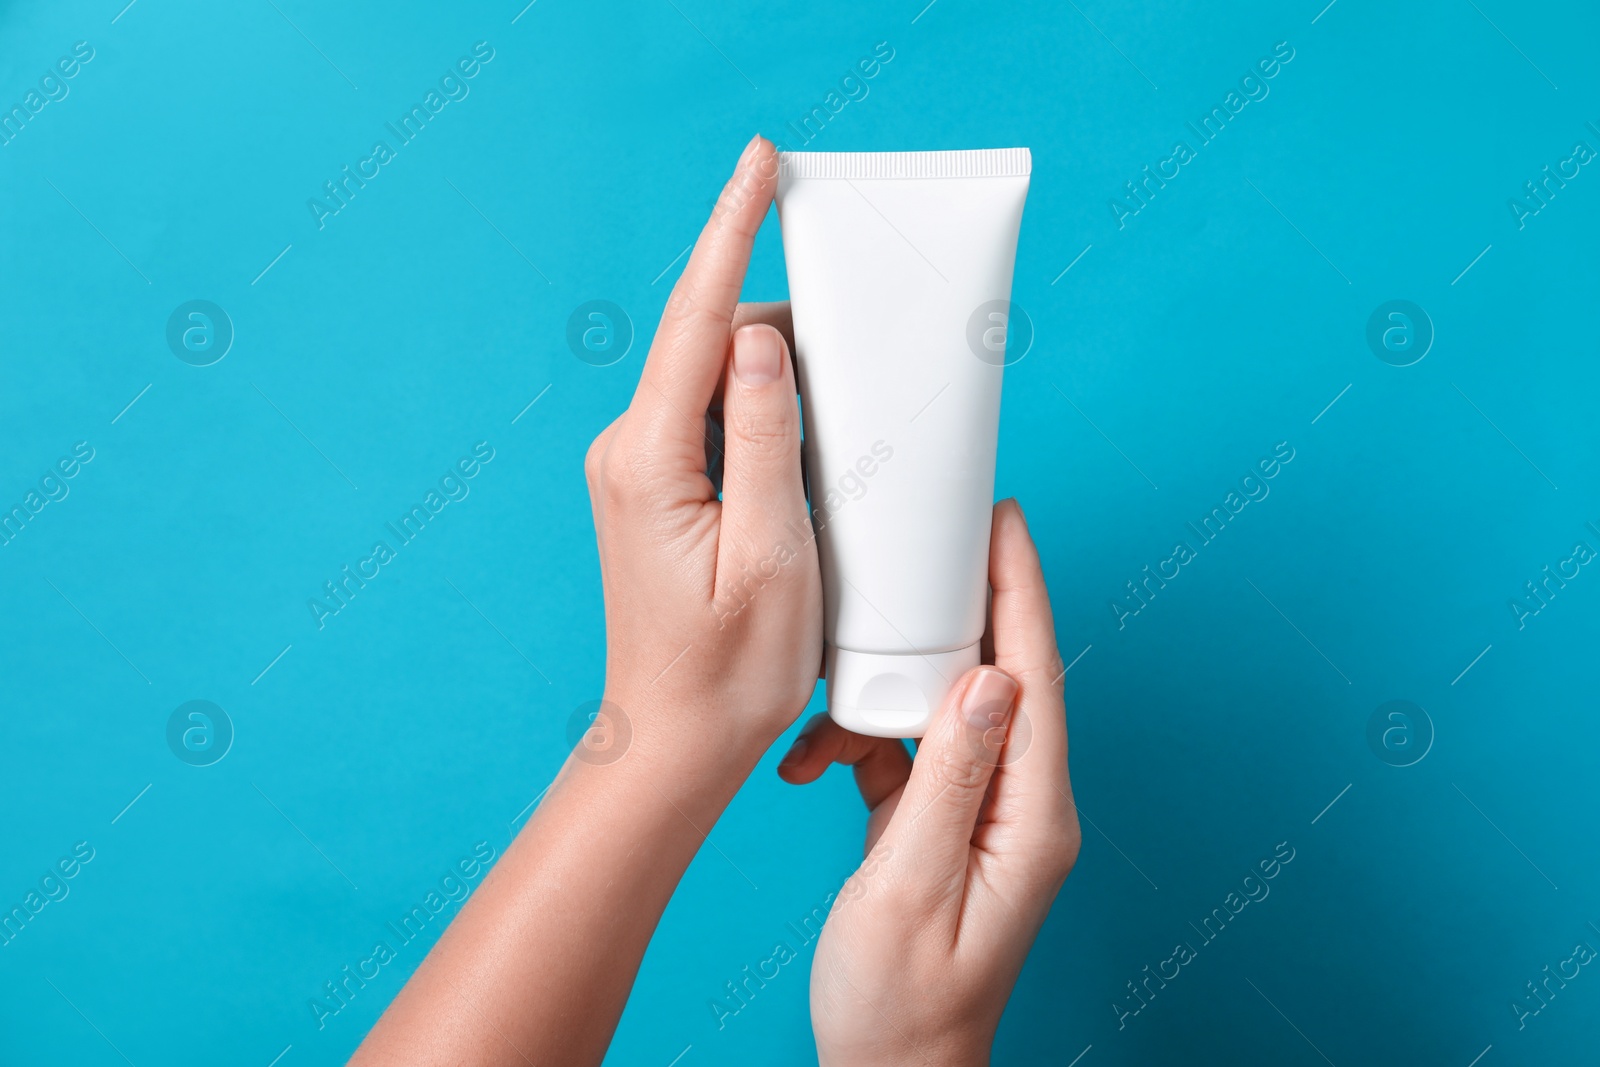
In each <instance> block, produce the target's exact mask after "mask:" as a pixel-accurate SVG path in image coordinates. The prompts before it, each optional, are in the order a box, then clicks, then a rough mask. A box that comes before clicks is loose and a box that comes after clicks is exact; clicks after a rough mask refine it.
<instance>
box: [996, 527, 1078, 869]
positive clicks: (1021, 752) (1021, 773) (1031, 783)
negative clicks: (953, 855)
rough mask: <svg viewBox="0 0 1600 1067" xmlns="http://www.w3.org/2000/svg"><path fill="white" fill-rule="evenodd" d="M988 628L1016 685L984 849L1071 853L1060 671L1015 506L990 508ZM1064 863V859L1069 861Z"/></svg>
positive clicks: (1073, 815) (1044, 596)
mask: <svg viewBox="0 0 1600 1067" xmlns="http://www.w3.org/2000/svg"><path fill="white" fill-rule="evenodd" d="M989 585H990V587H991V588H992V589H993V590H994V595H993V599H992V601H991V607H990V611H991V621H990V630H991V633H992V636H993V640H994V661H995V664H996V665H997V666H999V667H1001V668H1002V669H1004V670H1005V671H1007V672H1009V673H1010V674H1011V675H1012V676H1014V677H1015V678H1016V679H1017V680H1018V682H1019V683H1020V685H1021V688H1020V691H1019V693H1018V697H1017V713H1016V715H1017V718H1016V722H1015V723H1013V726H1012V731H1011V740H1010V742H1008V746H1007V748H1008V751H1007V752H1006V753H1004V754H1003V755H1002V757H1001V767H1000V773H999V775H998V776H997V777H996V779H995V783H994V789H993V797H992V803H991V812H992V817H993V819H994V823H993V824H991V826H990V827H986V831H985V836H984V839H983V840H982V841H981V842H980V844H981V845H983V846H984V847H986V848H989V847H994V848H1002V847H1004V846H1005V845H1006V844H1007V842H1011V843H1014V844H1016V845H1017V846H1018V847H1020V848H1023V849H1025V850H1027V851H1029V852H1030V853H1032V854H1034V855H1036V856H1039V857H1041V858H1044V857H1048V856H1049V855H1054V854H1055V853H1056V852H1057V851H1059V850H1060V849H1062V848H1067V849H1069V850H1070V851H1071V852H1072V853H1073V854H1074V855H1075V854H1076V841H1077V834H1078V829H1077V809H1076V807H1074V805H1073V803H1072V784H1071V782H1070V780H1069V778H1068V773H1067V719H1066V711H1065V705H1064V703H1063V700H1062V690H1061V686H1062V679H1063V676H1064V675H1065V673H1066V672H1065V671H1064V670H1063V667H1062V661H1061V656H1060V653H1059V652H1058V651H1057V650H1056V636H1055V623H1054V620H1053V618H1052V616H1051V611H1050V595H1049V592H1048V591H1047V590H1046V588H1045V582H1044V571H1043V568H1042V567H1041V566H1040V564H1039V552H1038V549H1037V548H1036V547H1035V546H1034V543H1033V538H1032V536H1030V535H1029V533H1028V524H1027V520H1026V519H1025V518H1024V517H1023V515H1022V509H1021V508H1020V507H1018V506H1017V502H1016V501H1015V500H1006V501H1002V502H1001V503H1000V504H998V505H996V507H995V510H994V528H993V531H992V533H991V535H990V538H989ZM1069 862H1070V861H1069Z"/></svg>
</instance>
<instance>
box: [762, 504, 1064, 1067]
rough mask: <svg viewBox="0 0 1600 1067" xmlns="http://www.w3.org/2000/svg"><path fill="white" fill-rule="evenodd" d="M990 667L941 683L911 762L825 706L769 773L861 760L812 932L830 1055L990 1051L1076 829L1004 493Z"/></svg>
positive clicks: (791, 773) (815, 993)
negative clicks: (860, 833) (941, 696)
mask: <svg viewBox="0 0 1600 1067" xmlns="http://www.w3.org/2000/svg"><path fill="white" fill-rule="evenodd" d="M989 581H990V585H991V586H992V588H993V590H994V598H993V601H992V605H991V610H990V632H989V634H987V635H986V636H985V645H986V647H987V646H988V645H989V644H990V643H991V642H992V647H993V656H992V662H993V664H994V666H987V667H978V668H974V669H973V670H971V671H969V672H968V673H967V674H966V675H964V676H963V677H962V678H961V679H960V680H958V681H957V683H956V685H955V686H954V687H953V689H952V690H951V692H950V696H949V697H948V699H947V700H946V701H945V705H944V707H943V709H942V710H941V712H940V714H939V715H938V716H936V717H935V720H934V722H933V723H932V725H931V726H930V727H929V729H928V733H927V736H926V737H924V738H923V740H922V742H921V744H920V745H919V746H918V749H917V756H916V760H915V762H914V763H913V761H912V759H911V757H910V755H909V754H908V753H907V751H906V749H905V746H904V744H903V743H902V742H900V741H898V740H894V739H890V738H878V737H864V736H862V735H860V734H854V733H851V732H849V731H848V730H845V729H844V728H843V727H841V726H839V725H838V724H837V723H835V722H833V721H832V720H831V719H829V718H827V716H825V715H820V716H817V717H816V718H815V719H813V720H812V721H811V722H810V723H809V724H808V725H807V726H806V729H805V730H804V732H803V733H802V734H801V736H800V737H799V738H798V739H796V741H795V743H794V746H793V747H792V748H791V749H790V751H789V753H788V755H786V756H785V757H784V760H783V763H782V764H781V765H780V766H779V768H778V773H779V774H780V775H782V776H783V778H784V779H785V780H786V781H789V782H793V783H797V784H798V783H803V782H811V781H815V780H816V779H817V778H818V777H820V776H821V774H822V773H823V771H825V770H827V768H828V766H829V765H830V764H833V763H844V764H849V765H851V766H853V767H854V768H855V775H856V783H857V785H858V786H859V787H860V790H861V795H862V799H863V800H865V801H866V804H867V807H868V809H869V811H870V815H869V816H868V823H867V855H866V860H865V862H863V863H862V865H861V868H860V869H859V870H858V871H857V872H856V873H855V874H854V875H853V876H852V877H851V878H850V880H849V881H848V882H846V883H845V886H844V888H843V889H842V890H841V891H840V893H839V896H838V897H837V899H836V900H835V901H834V904H833V909H832V911H831V913H830V914H829V916H828V921H827V924H826V925H825V926H824V927H823V931H822V936H821V938H820V939H819V940H818V942H817V952H816V959H815V961H814V962H813V964H812V969H811V1022H812V1027H813V1029H814V1030H815V1032H816V1039H817V1054H818V1057H819V1060H820V1062H821V1063H822V1064H823V1065H824V1067H827V1065H830V1064H832V1065H845V1064H848V1065H849V1067H863V1065H871V1064H919V1065H925V1067H944V1065H946V1064H950V1065H956V1064H959V1065H961V1067H972V1065H974V1064H985V1063H987V1062H988V1059H989V1050H990V1046H991V1045H992V1044H993V1041H994V1034H995V1030H996V1028H997V1027H998V1026H999V1023H1000V1015H1001V1013H1002V1012H1003V1011H1004V1009H1005V1005H1006V1001H1007V999H1008V998H1009V997H1010V995H1011V988H1012V986H1013V985H1014V984H1015V983H1016V980H1017V975H1018V973H1019V972H1020V971H1021V970H1022V964H1023V961H1024V959H1026V957H1027V954H1028V949H1029V947H1030V946H1031V945H1032V944H1033V939H1034V937H1035V936H1036V935H1037V934H1038V932H1039V927H1040V926H1041V925H1042V924H1043V922H1044V918H1045V915H1046V914H1047V913H1048V912H1049V910H1050V904H1051V902H1052V901H1053V900H1054V899H1055V896H1056V893H1057V891H1059V890H1060V888H1061V884H1062V882H1063V881H1065V879H1066V877H1067V874H1068V872H1070V871H1071V870H1072V865H1073V862H1074V861H1075V860H1076V859H1077V855H1078V846H1079V842H1080V837H1079V832H1078V815H1077V808H1076V807H1075V806H1074V805H1073V803H1072V787H1071V785H1070V783H1069V781H1068V777H1067V729H1066V716H1065V712H1064V705H1063V700H1062V692H1061V676H1062V674H1063V673H1064V672H1063V671H1062V666H1061V657H1060V655H1059V654H1058V653H1057V651H1056V641H1055V631H1054V625H1053V623H1052V620H1051V615H1050V601H1049V597H1048V595H1047V593H1046V591H1045V585H1044V575H1043V573H1042V571H1041V569H1040V566H1039V555H1038V552H1037V551H1036V550H1035V548H1034V545H1033V540H1032V538H1031V537H1029V535H1028V528H1027V524H1026V522H1025V520H1024V519H1023V517H1022V511H1021V509H1020V508H1018V507H1017V505H1016V503H1015V502H1014V501H1006V502H1003V503H1001V504H999V505H997V506H996V508H995V513H994V532H993V536H992V538H991V542H990V553H989Z"/></svg>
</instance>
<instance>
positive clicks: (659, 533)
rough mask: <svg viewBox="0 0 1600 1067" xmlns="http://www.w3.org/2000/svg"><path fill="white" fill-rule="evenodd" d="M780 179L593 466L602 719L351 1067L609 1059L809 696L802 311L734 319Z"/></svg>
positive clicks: (730, 232)
mask: <svg viewBox="0 0 1600 1067" xmlns="http://www.w3.org/2000/svg"><path fill="white" fill-rule="evenodd" d="M776 184H777V153H776V152H775V151H774V150H773V147H772V145H771V144H770V143H768V142H767V141H764V140H762V139H760V138H756V139H755V140H753V141H751V142H750V144H749V146H748V147H747V148H746V149H745V150H744V155H743V156H741V157H740V160H739V165H738V167H737V168H736V169H735V171H734V174H733V177H732V178H731V179H730V180H729V182H728V184H727V185H726V186H725V187H724V188H723V191H722V196H721V198H720V199H719V200H718V201H717V207H716V210H715V211H714V212H713V214H712V217H711V221H710V222H708V223H707V224H706V228H705V230H704V231H703V232H702V233H701V235H700V240H699V243H698V244H696V245H695V250H694V254H693V255H692V256H691V257H690V258H689V265H688V266H687V267H686V268H685V269H684V272H683V277H682V278H680V279H679V280H678V284H677V286H676V288H674V290H673V294H672V298H671V300H670V301H669V302H668V304H667V310H666V313H665V314H664V315H663V316H662V319H661V326H660V328H659V329H658V330H657V332H656V337H655V341H654V343H653V344H652V345H651V348H650V356H649V359H648V360H647V361H646V362H645V366H644V371H643V376H642V378H641V380H640V383H639V388H638V391H637V392H636V393H635V394H634V397H633V403H632V404H631V405H630V406H629V408H628V410H627V411H626V412H625V413H624V414H623V415H622V416H621V417H620V418H619V419H617V421H616V422H614V423H612V425H611V426H610V427H609V428H607V429H606V430H605V431H604V432H603V433H601V434H600V436H599V437H598V438H597V439H596V440H595V442H594V444H593V446H592V447H591V448H590V449H589V455H588V461H587V463H586V471H587V475H588V479H589V494H590V498H591V500H592V502H593V505H594V515H595V528H596V531H597V534H598V537H599V543H600V569H601V576H602V579H603V582H604V586H605V602H606V689H605V700H606V703H605V704H603V705H602V707H601V711H600V715H602V716H605V717H606V721H599V720H597V721H596V722H595V723H594V724H593V727H592V728H591V730H590V731H589V733H588V734H586V736H585V737H584V739H583V741H582V743H581V744H580V745H579V747H578V748H577V749H576V750H575V751H574V753H573V756H572V758H569V759H568V761H567V763H566V766H565V767H563V768H562V770H561V773H560V774H559V775H558V776H557V778H556V781H555V782H554V783H553V784H552V785H551V786H550V788H549V791H548V792H547V793H546V794H545V796H544V799H543V801H541V803H540V804H539V807H538V808H537V810H535V812H534V813H533V816H532V817H531V818H530V819H529V820H528V824H527V825H526V826H525V827H524V828H523V830H522V833H521V834H519V835H518V837H517V839H516V841H514V842H513V843H512V845H511V847H510V849H509V850H507V852H506V854H505V856H504V857H503V858H502V859H501V860H500V862H499V863H498V864H497V865H496V866H495V868H494V870H493V871H491V872H490V874H489V876H488V878H487V879H485V881H484V883H483V885H482V886H481V887H480V888H479V889H478V891H477V892H476V893H474V894H473V895H472V898H471V899H470V900H468V901H467V903H466V904H465V905H464V906H463V908H462V910H461V914H460V915H458V916H457V917H456V920H455V921H454V922H453V923H451V924H450V928H449V929H448V930H446V931H445V934H444V936H443V937H442V938H441V939H440V941H439V943H438V944H437V945H435V946H434V948H433V951H432V952H430V953H429V954H428V958H427V959H426V960H424V961H423V963H422V966H421V967H419V968H418V969H417V972H416V974H415V975H413V976H412V978H411V981H410V982H409V983H408V984H407V985H406V987H405V989H404V990H402V991H401V993H400V995H399V996H398V997H397V998H396V999H395V1001H394V1003H393V1004H391V1005H390V1006H389V1010H388V1011H387V1012H386V1013H385V1014H384V1016H383V1018H382V1019H381V1020H379V1022H378V1025H377V1026H376V1027H375V1028H374V1029H373V1031H372V1033H371V1034H369V1035H368V1037H367V1041H366V1043H365V1044H364V1045H363V1046H362V1047H361V1049H360V1050H359V1051H358V1052H357V1053H356V1057H355V1059H354V1060H352V1061H351V1062H352V1063H359V1064H363V1065H367V1064H388V1063H405V1064H413V1065H414V1064H447V1063H448V1064H457V1063H471V1064H475V1065H500V1064H505V1065H526V1064H532V1063H539V1064H547V1063H559V1064H563V1065H566V1064H598V1063H599V1062H600V1061H601V1059H602V1058H603V1057H604V1056H605V1052H606V1046H607V1044H608V1043H609V1042H610V1040H611V1034H612V1031H613V1029H614V1028H615V1027H616V1024H617V1019H618V1017H619V1016H620V1015H621V1014H622V1008H623V1005H624V1003H625V1002H626V1001H627V997H628V991H629V989H630V987H631V986H632V984H633V978H634V975H635V973H636V972H637V970H638V967H639V960H640V958H641V957H642V956H643V955H644V950H645V946H646V945H647V944H649V941H650V935H651V933H652V932H653V931H654V930H655V926H656V922H657V921H658V920H659V919H660V917H661V912H662V910H663V909H664V908H665V907H666V905H667V901H668V899H669V898H670V897H671V896H672V891H673V890H674V889H675V888H676V887H677V884H678V879H679V878H680V877H681V876H682V874H683V871H684V869H685V868H686V867H687V866H688V864H689V862H690V860H692V859H693V858H694V855H695V853H696V852H697V851H698V850H699V848H700V846H701V845H702V844H703V843H704V841H705V837H706V834H707V833H709V832H710V829H711V826H712V824H714V823H715V822H716V821H717V818H718V817H719V816H720V815H721V814H722V811H723V808H724V807H725V806H726V805H727V803H728V801H729V800H730V799H731V798H732V797H733V794H734V793H735V792H736V791H737V790H738V788H739V786H740V785H742V784H743V783H744V780H745V778H746V777H747V776H748V775H749V773H750V771H751V769H752V768H753V767H754V766H755V764H756V761H757V760H758V759H759V758H760V756H761V753H762V752H763V751H764V750H765V749H766V747H767V746H768V745H770V744H771V743H772V742H773V740H775V739H776V738H777V737H778V735H779V734H781V733H782V732H783V731H784V730H785V729H786V728H787V727H788V726H789V725H790V724H791V723H793V722H794V720H795V718H796V717H797V716H798V715H799V714H800V712H801V710H802V709H803V708H804V707H805V705H806V701H807V700H808V699H809V698H810V696H811V692H812V690H813V689H814V688H815V687H816V682H817V669H818V666H819V665H820V664H821V661H822V583H821V580H820V579H819V577H818V574H817V556H816V549H815V546H814V545H813V544H812V542H811V538H810V530H811V525H810V516H809V515H808V514H807V512H806V502H805V496H804V493H803V492H802V490H801V484H800V415H799V410H798V407H797V404H796V400H795V385H794V370H793V368H792V367H791V365H790V362H789V348H788V345H787V344H786V343H785V341H784V338H783V336H782V334H783V331H784V330H786V329H788V328H789V314H788V306H787V305H760V304H757V305H740V304H739V289H740V286H741V284H742V283H743V281H744V274H745V266H746V264H747V263H748V262H749V258H750V246H751V243H752V242H753V240H754V239H755V235H756V230H757V229H759V228H760V226H761V220H762V219H763V218H765V217H766V214H767V208H768V207H769V206H770V205H771V203H772V194H773V190H774V188H775V186H776ZM719 398H720V403H721V418H722V423H723V431H724V432H723V433H722V435H721V436H722V437H723V438H724V443H721V444H718V443H717V437H718V434H717V433H716V428H715V425H714V424H715V419H716V411H715V407H716V404H717V402H718V400H719ZM708 453H709V457H708ZM719 453H721V454H720V455H719ZM708 460H709V465H710V466H711V467H712V468H714V469H720V470H721V472H722V489H723V496H722V499H721V500H720V501H719V500H718V499H717V491H716V488H715V487H714V486H713V484H712V481H711V479H710V478H709V477H708V476H707V473H706V472H707V469H708Z"/></svg>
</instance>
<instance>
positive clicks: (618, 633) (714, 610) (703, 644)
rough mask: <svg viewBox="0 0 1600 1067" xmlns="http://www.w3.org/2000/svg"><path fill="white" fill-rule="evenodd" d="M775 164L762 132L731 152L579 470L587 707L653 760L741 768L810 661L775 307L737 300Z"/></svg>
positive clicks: (801, 689)
mask: <svg viewBox="0 0 1600 1067" xmlns="http://www.w3.org/2000/svg"><path fill="white" fill-rule="evenodd" d="M776 163H777V155H776V153H775V152H774V151H773V148H772V146H771V145H770V144H769V143H767V142H766V141H764V140H761V139H759V138H758V139H756V140H754V141H751V143H750V146H749V147H748V148H746V149H745V154H744V156H743V157H742V158H741V159H740V162H739V166H738V168H737V169H736V170H735V173H734V176H733V178H732V179H731V180H730V181H729V183H728V185H727V187H726V188H725V189H724V190H723V193H722V197H721V198H720V199H719V201H718V204H717V209H716V213H715V214H714V215H713V217H712V220H711V223H710V224H709V225H708V226H707V227H706V230H705V232H704V233H703V234H701V237H700V242H699V244H698V245H696V246H695V250H694V255H693V256H692V257H690V260H689V265H688V267H687V268H686V269H685V270H684V273H683V277H682V278H680V279H679V281H678V284H677V287H676V288H675V289H674V290H673V295H672V299H671V300H670V301H669V302H668V304H667V309H666V312H665V314H663V316H662V319H661V326H660V328H659V329H658V330H657V332H656V337H655V342H654V344H653V345H652V346H651V349H650V357H649V360H648V361H647V362H646V364H645V367H644V373H643V377H642V378H641V380H640V382H639V388H638V390H637V391H636V392H635V393H634V396H633V403H632V404H631V405H630V406H629V407H628V410H627V411H626V412H625V413H624V414H623V415H622V416H621V417H620V418H618V419H617V420H616V421H615V422H613V423H612V424H611V425H610V426H609V427H607V428H606V429H605V430H604V431H603V432H602V433H601V434H600V436H599V437H597V438H596V439H595V441H594V444H593V445H591V446H590V448H589V455H588V460H587V462H586V463H585V471H586V473H587V475H588V479H589V497H590V501H591V503H592V505H593V508H594V518H595V529H596V531H597V534H598V537H599V545H600V567H601V573H602V576H603V579H604V585H605V604H606V694H605V699H606V701H607V702H608V704H610V705H611V709H605V708H603V709H602V714H606V713H607V711H608V710H609V711H610V713H611V714H615V713H616V709H620V711H621V714H622V716H625V717H626V720H625V721H626V722H627V723H628V725H629V727H631V731H632V735H633V736H632V742H631V743H632V746H633V747H634V748H635V749H644V750H648V751H649V752H650V753H651V754H652V758H654V756H655V755H658V754H659V755H666V756H668V757H669V758H671V759H672V760H673V762H674V763H676V762H677V760H676V757H677V756H680V755H692V756H695V757H698V759H697V760H696V762H701V763H703V758H704V757H705V756H708V755H713V754H715V755H717V756H720V757H726V758H727V759H728V760H730V761H731V763H730V766H740V765H742V766H743V768H744V772H745V773H748V772H749V770H750V769H751V768H753V767H754V766H755V763H756V761H757V760H758V759H759V758H760V755H761V753H762V752H764V751H765V750H766V748H767V747H768V746H769V745H771V744H772V742H773V741H774V740H776V739H777V738H778V736H779V735H780V734H782V733H783V731H784V730H786V729H788V727H789V726H790V725H791V724H792V723H793V722H794V720H795V718H796V717H797V716H798V715H799V714H800V712H801V711H802V710H803V709H804V708H805V705H806V702H807V701H808V700H809V699H810V697H811V694H812V691H813V690H814V689H815V688H816V683H817V671H818V667H819V665H820V663H821V662H822V582H821V578H820V577H819V575H818V571H817V552H816V545H815V543H814V540H813V534H812V530H811V518H810V514H809V511H808V508H807V506H806V499H805V490H804V488H803V486H802V484H801V477H800V412H799V408H798V406H797V404H796V399H795V379H794V368H793V366H792V364H791V362H790V358H789V346H788V344H787V342H786V341H785V339H784V336H783V334H784V332H785V331H789V330H791V329H792V327H791V326H790V319H789V307H788V304H787V303H784V304H765V305H763V304H754V305H741V304H739V289H740V285H741V284H742V282H743V281H744V274H745V267H746V264H747V263H748V261H749V258H750V246H751V242H752V241H753V239H754V237H755V234H756V230H757V229H758V228H759V227H760V225H761V220H762V219H763V218H764V217H765V215H766V212H767V206H768V204H770V203H771V200H772V193H773V188H774V186H775V177H776V173H777V171H776ZM718 403H720V407H721V412H720V415H721V423H722V432H721V434H720V435H719V434H718V433H716V432H715V430H714V429H710V427H711V426H712V423H711V421H709V420H712V419H715V418H716V416H717V412H716V406H717V405H718ZM708 413H709V414H708ZM719 436H720V438H721V443H720V444H719V443H718V437H719ZM708 468H709V469H711V470H713V471H719V472H720V473H721V481H722V486H721V488H722V499H721V500H720V501H719V500H718V499H717V488H716V486H714V485H713V483H712V481H711V478H710V477H709V476H708V473H707V471H708ZM741 777H742V776H741Z"/></svg>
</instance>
